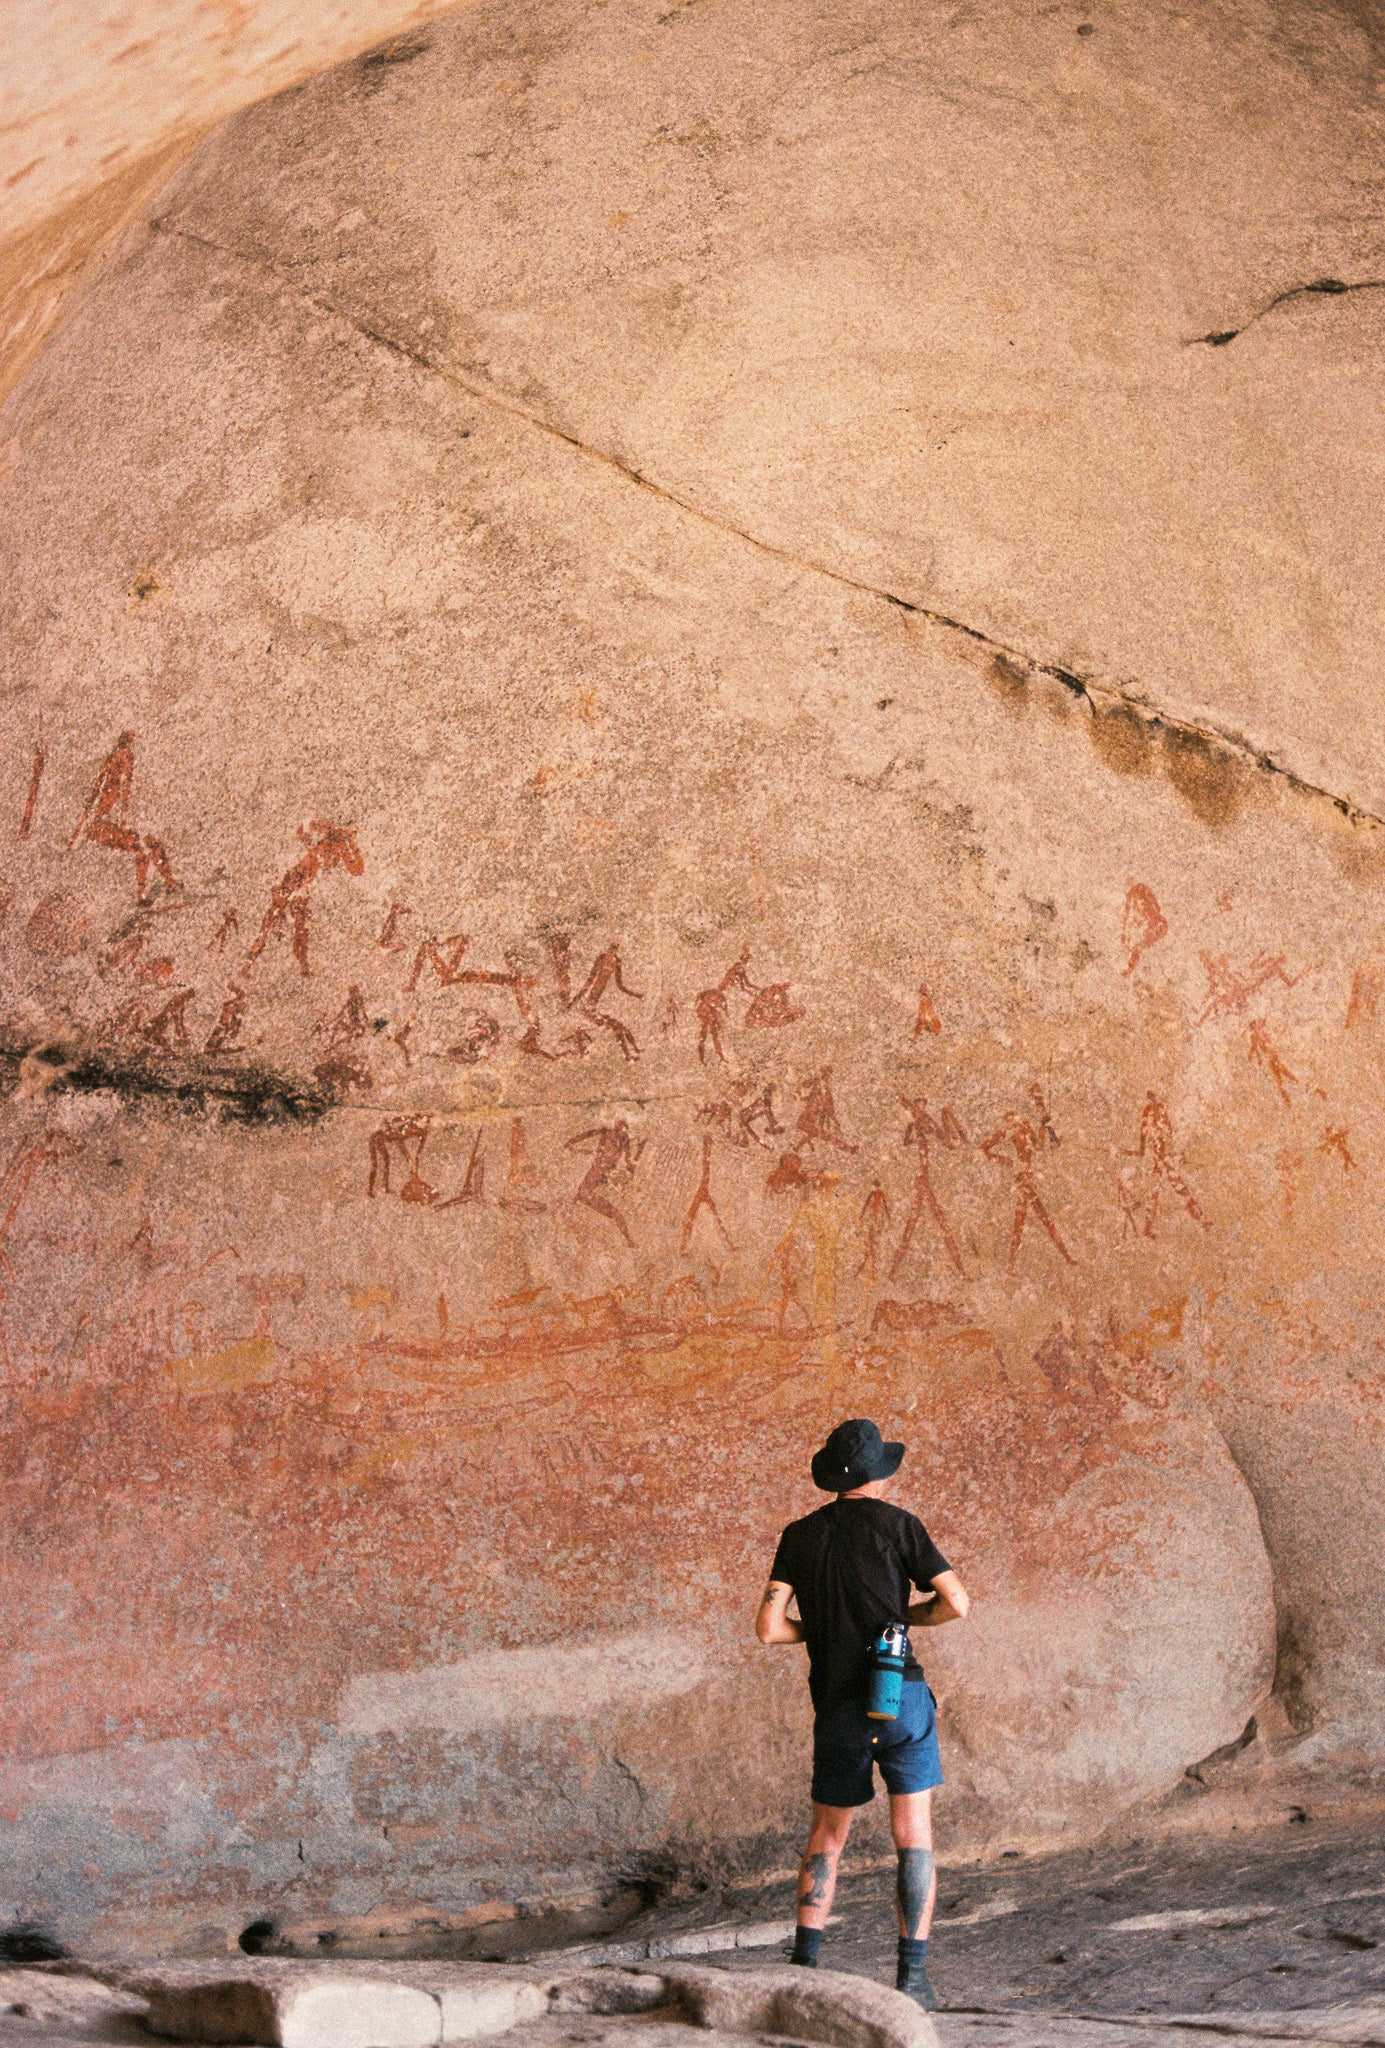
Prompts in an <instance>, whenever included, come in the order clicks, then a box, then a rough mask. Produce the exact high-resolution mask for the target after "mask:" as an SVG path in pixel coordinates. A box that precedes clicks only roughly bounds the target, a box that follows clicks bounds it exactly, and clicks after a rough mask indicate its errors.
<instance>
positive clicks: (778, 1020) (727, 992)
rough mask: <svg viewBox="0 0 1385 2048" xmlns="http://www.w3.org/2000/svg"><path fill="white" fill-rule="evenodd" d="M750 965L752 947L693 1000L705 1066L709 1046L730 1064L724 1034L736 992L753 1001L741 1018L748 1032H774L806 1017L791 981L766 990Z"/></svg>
mask: <svg viewBox="0 0 1385 2048" xmlns="http://www.w3.org/2000/svg"><path fill="white" fill-rule="evenodd" d="M749 965H750V948H749V946H742V947H741V950H740V952H739V953H738V955H737V956H736V958H735V959H734V960H733V961H732V962H731V965H730V966H729V967H728V968H727V970H726V972H725V974H723V976H722V977H721V980H720V981H719V982H717V983H716V984H715V985H714V986H713V987H711V988H704V989H701V990H699V992H698V994H697V995H695V996H694V997H693V1015H694V1017H696V1019H697V1057H698V1058H699V1060H701V1061H702V1062H703V1064H704V1065H705V1064H706V1059H707V1047H708V1046H709V1045H710V1046H711V1048H712V1051H713V1052H714V1053H715V1054H716V1056H717V1058H718V1059H719V1060H720V1061H721V1062H722V1064H723V1065H725V1063H726V1046H725V1043H724V1041H723V1039H722V1033H723V1031H725V1030H726V1029H727V1027H728V1025H729V1022H730V1012H729V1002H730V996H731V991H732V990H733V989H738V990H739V991H740V993H741V994H742V995H746V996H749V998H750V1001H749V1003H748V1004H747V1005H746V1011H745V1015H744V1017H743V1018H742V1019H741V1023H742V1025H743V1027H745V1028H746V1029H749V1030H752V1031H754V1030H760V1031H773V1030H777V1029H779V1028H780V1027H781V1026H783V1025H785V1024H796V1023H797V1022H798V1020H799V1018H800V1017H801V1016H802V1015H803V1011H802V1009H801V1008H800V1007H799V1005H798V1004H797V1003H795V1002H793V1001H792V1000H791V998H790V996H789V984H788V982H787V981H775V982H770V983H768V984H766V985H765V986H764V987H763V988H762V987H760V986H759V985H758V984H757V983H755V982H753V981H752V980H751V979H750V976H749V974H748V973H747V972H746V969H747V968H748V967H749Z"/></svg>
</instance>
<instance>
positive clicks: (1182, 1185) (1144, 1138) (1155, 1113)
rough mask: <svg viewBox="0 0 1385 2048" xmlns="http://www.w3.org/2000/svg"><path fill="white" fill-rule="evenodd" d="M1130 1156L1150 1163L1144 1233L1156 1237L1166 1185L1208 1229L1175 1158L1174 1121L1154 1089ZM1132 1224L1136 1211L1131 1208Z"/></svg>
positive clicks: (1142, 1112) (1145, 1106)
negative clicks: (1161, 1198) (1162, 1196)
mask: <svg viewBox="0 0 1385 2048" xmlns="http://www.w3.org/2000/svg"><path fill="white" fill-rule="evenodd" d="M1125 1156H1126V1158H1127V1159H1146V1160H1148V1162H1149V1171H1150V1190H1149V1201H1148V1204H1147V1205H1146V1208H1145V1214H1144V1225H1143V1231H1142V1234H1143V1235H1144V1236H1145V1237H1153V1235H1154V1226H1155V1224H1156V1222H1157V1221H1158V1219H1159V1198H1160V1196H1161V1195H1162V1193H1163V1191H1164V1189H1165V1188H1167V1189H1168V1191H1169V1193H1170V1194H1171V1195H1174V1196H1175V1197H1176V1198H1177V1199H1178V1200H1179V1201H1180V1202H1181V1203H1182V1204H1183V1206H1184V1208H1185V1209H1186V1210H1187V1212H1188V1214H1189V1215H1190V1216H1191V1217H1192V1219H1193V1221H1194V1223H1200V1224H1201V1225H1202V1227H1203V1229H1204V1230H1205V1229H1206V1228H1207V1227H1208V1226H1207V1218H1206V1217H1205V1216H1204V1215H1203V1213H1202V1211H1201V1209H1199V1207H1198V1205H1197V1198H1196V1196H1195V1195H1194V1194H1193V1191H1192V1189H1191V1188H1190V1187H1189V1186H1188V1183H1187V1181H1186V1180H1184V1178H1183V1175H1182V1174H1181V1173H1180V1172H1179V1170H1178V1167H1177V1166H1176V1165H1175V1164H1174V1158H1173V1120H1172V1118H1171V1117H1170V1115H1169V1113H1168V1110H1167V1109H1166V1108H1165V1107H1164V1104H1163V1103H1162V1102H1161V1101H1160V1100H1159V1097H1158V1096H1157V1095H1156V1094H1154V1092H1153V1090H1151V1091H1150V1093H1149V1094H1148V1095H1146V1097H1145V1101H1144V1107H1143V1109H1142V1110H1141V1111H1140V1142H1139V1144H1138V1145H1137V1146H1136V1148H1135V1150H1134V1151H1133V1152H1127V1153H1126V1155H1125ZM1126 1214H1127V1217H1128V1218H1129V1220H1130V1222H1131V1225H1132V1227H1133V1226H1134V1223H1135V1212H1134V1211H1133V1210H1127V1212H1126Z"/></svg>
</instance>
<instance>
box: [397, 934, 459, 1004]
mask: <svg viewBox="0 0 1385 2048" xmlns="http://www.w3.org/2000/svg"><path fill="white" fill-rule="evenodd" d="M470 944H471V933H470V932H453V934H452V936H451V938H448V939H434V938H426V939H424V940H422V941H421V942H420V944H419V948H418V951H417V952H416V953H415V954H414V965H413V972H412V973H411V974H410V976H409V978H408V980H407V981H406V982H405V984H404V993H405V995H406V996H411V995H412V994H413V992H414V990H415V989H416V988H417V987H418V978H419V976H420V974H422V972H423V970H424V968H425V967H431V968H432V970H433V972H434V974H436V976H437V977H438V980H439V981H440V982H441V983H442V985H443V987H444V988H452V987H453V986H454V984H455V983H456V982H457V981H458V980H459V979H460V978H461V972H462V955H463V954H464V953H465V951H466V949H467V947H468V946H469V945H470Z"/></svg>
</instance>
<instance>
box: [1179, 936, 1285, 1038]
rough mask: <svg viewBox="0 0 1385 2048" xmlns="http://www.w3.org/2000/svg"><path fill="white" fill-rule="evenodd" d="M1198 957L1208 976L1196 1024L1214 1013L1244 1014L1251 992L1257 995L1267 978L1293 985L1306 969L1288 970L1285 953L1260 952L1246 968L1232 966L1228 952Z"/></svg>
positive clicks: (1223, 1014) (1238, 1015)
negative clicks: (1285, 964)
mask: <svg viewBox="0 0 1385 2048" xmlns="http://www.w3.org/2000/svg"><path fill="white" fill-rule="evenodd" d="M1197 957H1198V959H1199V960H1200V961H1201V962H1202V971H1203V973H1204V974H1205V975H1206V976H1207V994H1206V995H1205V997H1204V998H1203V1003H1202V1008H1201V1010H1200V1011H1199V1012H1198V1014H1197V1016H1196V1017H1195V1018H1194V1020H1193V1021H1194V1023H1197V1024H1206V1023H1207V1022H1208V1020H1209V1018H1212V1017H1231V1016H1236V1017H1243V1016H1244V1015H1245V1012H1246V1005H1247V1004H1248V1003H1249V1002H1250V1000H1251V998H1252V996H1257V995H1258V994H1259V993H1260V991H1261V989H1262V988H1264V987H1265V985H1266V983H1267V982H1271V981H1282V982H1283V984H1284V986H1285V988H1293V987H1294V986H1295V985H1296V984H1297V983H1298V982H1300V981H1301V980H1302V979H1303V973H1304V972H1305V971H1306V970H1301V971H1300V972H1299V973H1298V974H1287V973H1286V972H1285V969H1284V955H1283V954H1282V953H1257V954H1256V956H1255V958H1254V959H1253V960H1252V961H1251V963H1250V965H1249V966H1248V967H1245V968H1239V967H1233V966H1232V965H1231V962H1230V957H1229V955H1227V954H1225V953H1218V954H1216V955H1215V956H1214V955H1213V954H1211V953H1199V954H1198V956H1197Z"/></svg>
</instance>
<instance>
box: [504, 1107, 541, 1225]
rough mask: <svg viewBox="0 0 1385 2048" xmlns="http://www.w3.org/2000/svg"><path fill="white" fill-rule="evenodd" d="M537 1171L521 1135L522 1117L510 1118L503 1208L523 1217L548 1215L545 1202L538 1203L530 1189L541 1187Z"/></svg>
mask: <svg viewBox="0 0 1385 2048" xmlns="http://www.w3.org/2000/svg"><path fill="white" fill-rule="evenodd" d="M541 1186H542V1182H541V1181H540V1179H539V1175H538V1171H537V1169H536V1168H535V1166H534V1163H533V1161H532V1160H531V1159H530V1157H529V1146H528V1144H527V1142H526V1140H525V1136H524V1118H523V1117H522V1116H516V1117H511V1119H510V1163H509V1169H508V1171H507V1173H506V1175H505V1192H504V1194H503V1195H502V1196H501V1198H500V1206H501V1208H502V1209H511V1210H514V1211H515V1212H516V1213H517V1214H519V1215H523V1216H543V1215H546V1214H547V1211H548V1204H547V1202H540V1201H537V1200H536V1199H535V1197H534V1193H533V1190H534V1189H535V1188H538V1187H541Z"/></svg>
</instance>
